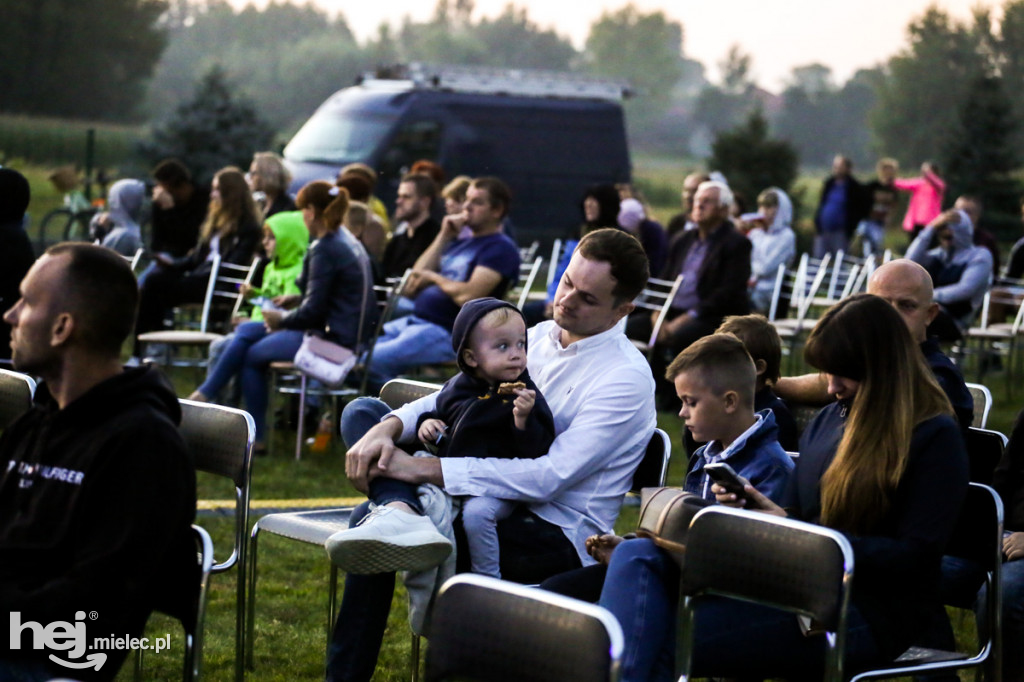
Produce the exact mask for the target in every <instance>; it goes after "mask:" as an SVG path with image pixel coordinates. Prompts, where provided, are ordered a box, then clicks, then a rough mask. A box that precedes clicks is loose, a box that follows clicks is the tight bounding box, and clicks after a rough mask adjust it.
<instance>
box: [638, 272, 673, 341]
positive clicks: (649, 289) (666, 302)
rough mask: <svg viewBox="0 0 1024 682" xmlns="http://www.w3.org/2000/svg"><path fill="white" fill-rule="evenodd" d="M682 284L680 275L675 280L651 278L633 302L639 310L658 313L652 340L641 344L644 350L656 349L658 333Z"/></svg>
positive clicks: (652, 330) (652, 331)
mask: <svg viewBox="0 0 1024 682" xmlns="http://www.w3.org/2000/svg"><path fill="white" fill-rule="evenodd" d="M682 283H683V276H682V275H678V276H677V277H676V278H675V279H658V278H657V277H651V278H650V279H648V280H647V286H646V287H644V289H643V291H641V292H640V295H639V296H637V297H636V299H635V300H634V301H633V305H634V306H636V307H637V308H643V309H645V310H650V311H652V312H656V313H658V316H657V318H656V319H655V320H654V324H653V325H652V329H651V336H650V338H648V339H646V340H645V341H643V342H641V345H642V346H643V347H644V349H650V348H653V347H654V342H655V341H656V340H657V339H658V332H659V331H661V325H662V324H664V322H665V316H666V315H668V309H669V308H670V307H671V306H672V300H673V299H674V298H675V297H676V292H677V291H679V286H680V285H681V284H682Z"/></svg>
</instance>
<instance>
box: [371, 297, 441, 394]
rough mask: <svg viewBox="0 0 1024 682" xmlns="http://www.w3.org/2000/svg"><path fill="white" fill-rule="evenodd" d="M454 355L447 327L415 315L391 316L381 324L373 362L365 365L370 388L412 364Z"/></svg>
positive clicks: (389, 378)
mask: <svg viewBox="0 0 1024 682" xmlns="http://www.w3.org/2000/svg"><path fill="white" fill-rule="evenodd" d="M365 359H366V358H365V356H364V357H363V360H365ZM454 359H455V351H454V350H453V349H452V333H451V332H450V331H449V330H447V329H445V328H444V327H442V326H440V325H437V324H434V323H433V322H427V321H426V320H423V319H421V318H419V317H416V316H415V315H409V316H407V317H402V318H399V319H397V320H391V321H390V322H388V323H387V324H385V325H384V330H383V333H382V334H381V336H380V338H379V339H377V344H376V345H375V346H374V347H373V362H372V363H371V365H370V367H369V373H370V386H371V392H373V391H379V390H380V387H381V386H383V385H384V384H386V383H387V382H388V381H390V380H391V379H394V378H395V377H397V376H398V375H399V374H401V373H402V372H405V371H407V370H409V369H411V368H413V367H418V366H420V365H432V364H437V363H440V362H450V361H452V360H454Z"/></svg>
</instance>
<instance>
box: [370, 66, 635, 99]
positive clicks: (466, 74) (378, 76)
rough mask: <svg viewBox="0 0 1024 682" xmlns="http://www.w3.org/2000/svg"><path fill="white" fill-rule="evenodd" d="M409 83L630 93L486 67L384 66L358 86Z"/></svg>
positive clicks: (573, 94) (543, 73)
mask: <svg viewBox="0 0 1024 682" xmlns="http://www.w3.org/2000/svg"><path fill="white" fill-rule="evenodd" d="M394 80H406V81H411V82H412V84H413V87H416V88H422V89H431V90H447V91H450V92H472V93H480V94H503V95H525V96H528V97H561V98H567V99H604V100H613V101H620V100H623V99H625V98H627V97H629V96H631V95H632V94H633V91H632V90H631V89H630V87H629V84H628V83H625V82H624V81H616V80H611V79H606V78H595V77H590V76H582V75H579V74H574V73H567V72H564V71H548V70H542V69H505V68H496V67H486V66H456V65H435V64H423V63H421V62H411V63H410V64H407V65H406V64H397V65H391V66H384V67H381V68H379V69H377V71H376V72H375V73H374V74H372V75H370V76H367V77H364V78H363V79H361V81H362V83H364V84H370V83H371V82H372V81H377V82H380V81H394Z"/></svg>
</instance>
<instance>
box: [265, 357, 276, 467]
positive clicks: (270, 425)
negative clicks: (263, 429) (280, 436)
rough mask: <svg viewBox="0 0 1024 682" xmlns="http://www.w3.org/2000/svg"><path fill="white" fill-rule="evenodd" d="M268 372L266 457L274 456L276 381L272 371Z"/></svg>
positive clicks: (274, 373)
mask: <svg viewBox="0 0 1024 682" xmlns="http://www.w3.org/2000/svg"><path fill="white" fill-rule="evenodd" d="M268 371H269V372H270V394H269V397H268V399H267V440H266V445H267V456H268V457H269V456H270V455H272V454H274V432H275V431H276V429H275V428H274V422H276V421H277V419H275V417H274V396H276V395H277V380H278V375H277V372H275V371H274V370H272V369H271V370H268Z"/></svg>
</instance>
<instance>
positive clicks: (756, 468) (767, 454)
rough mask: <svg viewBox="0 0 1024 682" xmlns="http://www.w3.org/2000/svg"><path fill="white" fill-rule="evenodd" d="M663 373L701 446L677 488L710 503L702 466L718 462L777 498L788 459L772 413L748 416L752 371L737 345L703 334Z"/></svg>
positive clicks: (734, 341)
mask: <svg viewBox="0 0 1024 682" xmlns="http://www.w3.org/2000/svg"><path fill="white" fill-rule="evenodd" d="M665 375H666V378H668V380H669V381H671V382H673V384H675V389H676V394H677V395H678V396H679V398H680V400H681V401H682V408H681V409H680V410H679V416H680V417H681V418H683V419H684V420H686V428H687V430H688V431H689V432H690V433H691V434H692V435H693V437H694V439H695V440H697V441H703V442H705V443H706V444H705V445H703V446H702V447H700V448H699V449H698V450H697V451H696V452H694V453H693V455H692V456H691V457H690V463H689V466H688V468H687V471H688V473H687V474H686V479H685V480H684V482H683V489H684V490H686V491H687V492H691V493H694V494H696V495H700V496H701V497H703V498H705V499H707V500H714V499H715V496H714V494H712V492H711V484H712V483H713V482H714V481H713V480H712V479H711V477H710V476H709V472H707V471H705V467H707V466H709V465H715V464H719V463H724V464H728V465H729V467H731V469H732V471H734V472H735V473H736V474H738V475H739V476H742V477H743V478H745V479H747V480H748V481H749V482H750V483H751V485H753V486H754V487H756V488H757V489H758V490H760V491H762V492H764V494H765V495H767V496H768V497H769V498H772V499H776V498H778V497H779V496H780V495H781V494H782V491H783V488H784V487H785V484H786V480H787V478H788V477H789V474H790V472H791V471H792V470H793V461H792V460H791V459H790V457H789V455H787V454H786V452H785V450H783V449H782V446H781V445H779V442H778V432H779V429H778V427H777V426H776V424H775V416H774V415H773V414H772V411H771V410H768V409H766V410H762V411H760V412H757V413H755V412H754V391H755V386H756V381H757V370H756V369H755V366H754V361H753V360H751V358H750V354H749V353H748V352H747V350H746V348H745V347H744V345H743V342H742V341H740V340H739V339H738V338H736V337H735V336H733V335H732V334H713V335H711V336H706V337H704V338H703V339H700V340H699V341H697V342H695V343H693V344H691V345H690V347H689V348H687V349H686V350H684V351H683V352H682V353H680V354H679V355H678V356H676V359H675V360H673V361H672V363H671V364H670V365H669V366H668V369H667V371H666V373H665ZM721 468H724V467H721ZM721 468H720V469H721ZM713 469H714V467H713ZM726 475H728V474H726Z"/></svg>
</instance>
